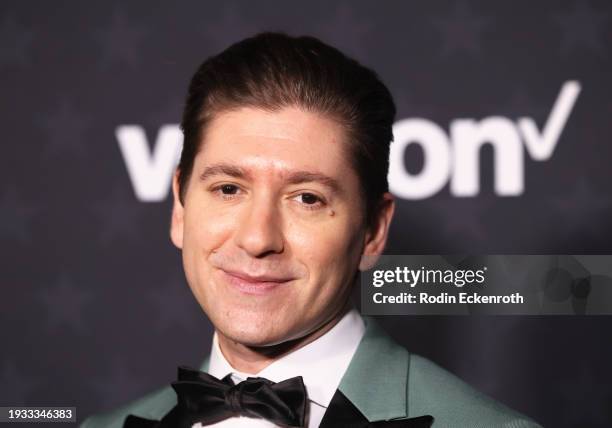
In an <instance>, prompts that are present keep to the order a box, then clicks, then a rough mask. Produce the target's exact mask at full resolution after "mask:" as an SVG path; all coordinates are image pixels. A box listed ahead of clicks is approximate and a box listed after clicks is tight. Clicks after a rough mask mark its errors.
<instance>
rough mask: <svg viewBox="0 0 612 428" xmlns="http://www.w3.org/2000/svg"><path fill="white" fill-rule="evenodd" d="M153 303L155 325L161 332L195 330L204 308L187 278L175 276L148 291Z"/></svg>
mask: <svg viewBox="0 0 612 428" xmlns="http://www.w3.org/2000/svg"><path fill="white" fill-rule="evenodd" d="M148 299H149V300H150V301H151V303H152V309H153V311H154V312H155V314H154V317H153V318H154V320H155V321H154V326H155V329H156V330H157V331H159V332H166V331H169V330H173V329H177V330H193V329H194V327H195V326H196V325H197V323H198V321H199V316H200V315H202V310H201V309H200V307H199V306H198V304H197V303H196V301H195V298H194V296H193V294H192V293H191V291H190V290H189V286H188V285H187V284H186V283H185V280H181V279H179V278H173V279H170V280H168V281H166V282H165V283H164V284H162V285H161V286H159V287H157V288H152V289H151V290H150V291H149V292H148Z"/></svg>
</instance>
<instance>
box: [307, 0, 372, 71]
mask: <svg viewBox="0 0 612 428" xmlns="http://www.w3.org/2000/svg"><path fill="white" fill-rule="evenodd" d="M373 30H374V24H373V23H372V21H371V20H369V19H367V17H364V16H363V14H359V13H356V11H355V7H354V5H353V4H351V3H347V2H342V3H339V4H335V6H334V8H333V10H332V11H331V13H330V14H329V17H328V18H327V19H324V20H322V21H321V23H320V26H319V28H318V31H317V32H318V33H320V35H321V36H322V39H323V41H325V42H327V43H331V44H333V45H334V46H336V47H338V48H339V49H341V50H342V51H345V52H347V53H348V54H350V55H354V56H356V57H358V58H361V59H363V58H368V57H369V56H370V55H371V54H370V53H369V49H368V45H367V42H368V40H370V37H369V36H370V35H371V34H372V31H373Z"/></svg>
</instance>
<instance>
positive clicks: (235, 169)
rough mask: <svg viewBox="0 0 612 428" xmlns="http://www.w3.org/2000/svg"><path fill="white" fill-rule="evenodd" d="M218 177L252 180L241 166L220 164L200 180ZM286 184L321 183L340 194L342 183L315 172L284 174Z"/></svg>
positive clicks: (211, 167)
mask: <svg viewBox="0 0 612 428" xmlns="http://www.w3.org/2000/svg"><path fill="white" fill-rule="evenodd" d="M217 175H229V176H230V177H234V178H240V179H246V180H252V178H253V176H252V174H251V173H250V172H249V171H248V170H246V169H244V168H241V167H239V166H236V165H230V164H226V163H219V164H214V165H209V166H207V167H206V168H204V171H202V173H201V174H200V180H202V181H204V180H206V179H208V178H210V177H214V176H217ZM284 175H285V177H286V182H287V183H288V184H302V183H313V182H314V183H320V184H322V185H324V186H326V187H329V188H330V189H331V190H332V191H333V192H335V193H339V192H340V189H341V187H340V183H339V182H338V180H336V179H334V178H331V177H329V176H327V175H325V174H322V173H320V172H313V171H291V172H288V173H285V174H284Z"/></svg>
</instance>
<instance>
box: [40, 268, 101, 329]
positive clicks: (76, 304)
mask: <svg viewBox="0 0 612 428" xmlns="http://www.w3.org/2000/svg"><path fill="white" fill-rule="evenodd" d="M39 300H40V302H41V303H42V306H43V308H44V312H45V314H46V318H45V327H46V328H47V330H48V331H66V330H67V329H68V330H71V331H72V332H76V333H79V334H86V333H88V332H89V330H90V328H89V325H88V323H87V317H86V314H87V309H88V305H89V304H90V303H92V301H93V300H94V295H93V292H92V290H91V288H87V287H84V286H82V285H81V286H79V285H75V283H74V282H73V281H72V280H71V279H70V278H68V277H67V276H65V275H62V276H61V277H60V278H59V280H58V281H57V282H56V283H55V284H53V285H51V286H48V287H45V288H43V289H41V290H40V291H39Z"/></svg>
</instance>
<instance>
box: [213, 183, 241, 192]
mask: <svg viewBox="0 0 612 428" xmlns="http://www.w3.org/2000/svg"><path fill="white" fill-rule="evenodd" d="M218 190H220V191H221V193H223V194H224V195H235V194H236V192H238V186H235V185H233V184H223V185H222V186H220V187H219V188H218Z"/></svg>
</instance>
